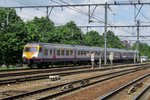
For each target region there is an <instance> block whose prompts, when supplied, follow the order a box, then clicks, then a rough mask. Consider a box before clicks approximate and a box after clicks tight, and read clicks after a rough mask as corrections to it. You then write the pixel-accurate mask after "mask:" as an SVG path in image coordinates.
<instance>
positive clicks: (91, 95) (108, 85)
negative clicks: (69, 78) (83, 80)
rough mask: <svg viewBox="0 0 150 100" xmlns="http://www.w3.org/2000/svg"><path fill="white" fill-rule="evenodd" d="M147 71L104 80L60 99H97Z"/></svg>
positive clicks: (148, 70) (59, 99) (147, 71)
mask: <svg viewBox="0 0 150 100" xmlns="http://www.w3.org/2000/svg"><path fill="white" fill-rule="evenodd" d="M146 73H150V69H147V70H141V71H138V72H134V73H131V74H128V75H125V76H121V77H119V78H116V79H113V80H109V81H106V82H103V83H101V84H98V85H95V86H92V87H90V88H86V89H81V90H80V91H77V92H74V93H70V94H69V95H66V96H62V97H60V98H58V100H95V99H99V97H100V96H102V95H104V94H106V93H108V92H110V91H113V90H114V89H116V88H118V87H120V86H122V85H124V84H126V83H128V82H129V81H132V80H134V79H136V78H138V77H140V76H142V75H145V74H146Z"/></svg>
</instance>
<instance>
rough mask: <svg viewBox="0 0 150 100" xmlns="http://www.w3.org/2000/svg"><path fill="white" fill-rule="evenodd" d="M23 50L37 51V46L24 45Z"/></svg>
mask: <svg viewBox="0 0 150 100" xmlns="http://www.w3.org/2000/svg"><path fill="white" fill-rule="evenodd" d="M24 52H37V47H25V48H24Z"/></svg>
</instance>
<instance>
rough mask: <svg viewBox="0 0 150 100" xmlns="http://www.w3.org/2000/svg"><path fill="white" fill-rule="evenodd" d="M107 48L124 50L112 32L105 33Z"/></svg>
mask: <svg viewBox="0 0 150 100" xmlns="http://www.w3.org/2000/svg"><path fill="white" fill-rule="evenodd" d="M107 47H108V48H119V49H123V48H125V47H124V46H123V44H122V42H121V41H120V39H119V38H118V37H117V36H115V35H114V33H113V32H112V31H108V32H107Z"/></svg>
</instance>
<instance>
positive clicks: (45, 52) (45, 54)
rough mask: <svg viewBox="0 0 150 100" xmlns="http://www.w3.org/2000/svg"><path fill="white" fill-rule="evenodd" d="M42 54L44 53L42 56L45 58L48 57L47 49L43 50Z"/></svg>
mask: <svg viewBox="0 0 150 100" xmlns="http://www.w3.org/2000/svg"><path fill="white" fill-rule="evenodd" d="M43 53H44V56H47V55H48V49H46V48H45V49H44V52H43Z"/></svg>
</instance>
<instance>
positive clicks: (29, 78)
mask: <svg viewBox="0 0 150 100" xmlns="http://www.w3.org/2000/svg"><path fill="white" fill-rule="evenodd" d="M142 65H144V66H149V65H147V64H142ZM134 66H136V67H137V66H141V65H130V66H129V65H127V66H124V67H134ZM124 67H123V66H120V67H113V68H112V67H109V68H100V69H88V70H79V71H70V72H54V73H50V74H49V73H45V74H40V75H39V74H38V75H26V76H22V77H17V78H14V77H13V78H10V79H0V84H1V85H2V84H10V83H16V82H26V81H33V80H40V79H47V78H48V77H49V76H51V75H60V76H67V75H73V74H79V73H88V72H96V71H104V70H105V71H106V70H112V69H118V68H124Z"/></svg>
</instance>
